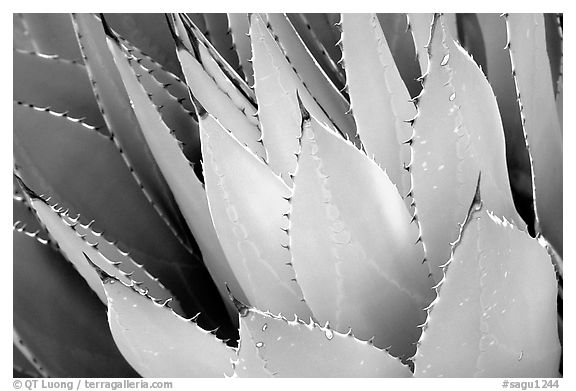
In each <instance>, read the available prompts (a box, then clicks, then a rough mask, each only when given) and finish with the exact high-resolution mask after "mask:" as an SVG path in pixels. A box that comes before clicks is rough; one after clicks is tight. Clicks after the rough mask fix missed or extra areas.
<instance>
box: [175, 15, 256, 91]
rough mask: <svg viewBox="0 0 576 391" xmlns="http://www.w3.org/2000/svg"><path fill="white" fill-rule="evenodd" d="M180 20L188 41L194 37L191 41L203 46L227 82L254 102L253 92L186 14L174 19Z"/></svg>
mask: <svg viewBox="0 0 576 391" xmlns="http://www.w3.org/2000/svg"><path fill="white" fill-rule="evenodd" d="M178 18H180V20H181V23H182V24H183V27H184V30H185V31H186V32H187V34H188V35H189V36H190V39H192V37H194V39H193V40H197V41H198V42H199V43H201V44H202V45H203V46H205V47H206V49H207V50H208V53H209V55H210V57H211V58H212V59H213V60H214V61H215V62H216V63H217V64H218V67H219V68H220V70H221V71H222V72H223V73H224V74H225V75H226V77H227V78H228V80H230V82H231V83H232V84H233V85H234V86H235V87H236V88H237V89H238V91H239V92H240V93H242V94H243V95H244V96H245V97H246V98H247V99H248V101H250V102H254V101H255V100H256V97H255V95H254V91H253V90H252V89H251V88H250V87H249V86H248V84H246V82H245V81H244V79H242V78H241V77H240V76H239V75H238V73H236V70H235V69H234V68H233V67H232V66H231V65H230V64H228V62H227V61H226V60H225V59H224V58H223V57H222V56H221V55H220V53H219V52H218V50H216V48H214V45H212V43H211V42H210V41H209V40H208V39H207V38H206V35H205V33H203V32H202V31H200V29H199V28H198V27H197V26H196V25H195V24H194V23H193V22H192V20H190V18H188V16H187V15H186V14H179V16H177V17H176V19H178Z"/></svg>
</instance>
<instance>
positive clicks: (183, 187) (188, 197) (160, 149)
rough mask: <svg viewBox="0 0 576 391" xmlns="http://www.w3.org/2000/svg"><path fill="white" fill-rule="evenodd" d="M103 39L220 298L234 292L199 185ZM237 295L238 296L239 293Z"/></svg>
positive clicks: (120, 56)
mask: <svg viewBox="0 0 576 391" xmlns="http://www.w3.org/2000/svg"><path fill="white" fill-rule="evenodd" d="M107 40H108V45H109V48H110V51H111V52H112V54H113V56H114V61H115V63H116V66H117V67H118V70H119V72H120V75H121V77H122V81H123V83H124V85H125V87H126V90H127V91H128V94H129V96H130V100H131V102H133V104H134V112H135V114H136V117H137V118H138V121H139V124H140V126H141V129H142V133H143V136H144V138H145V140H146V143H147V144H148V146H149V148H150V151H151V152H152V154H153V156H154V159H155V161H156V162H157V164H158V166H159V167H160V169H161V170H162V174H163V176H164V178H166V181H167V182H168V185H169V186H170V188H171V190H172V192H173V194H174V198H175V199H176V202H177V203H178V205H179V206H180V209H181V211H182V214H183V215H184V218H185V219H186V222H187V223H188V226H189V228H190V230H191V231H192V233H193V235H194V237H195V238H196V240H197V242H198V245H199V246H200V249H201V251H202V255H203V259H204V261H205V263H206V265H207V267H208V269H209V270H210V272H211V273H212V275H213V278H214V279H215V282H216V283H217V288H218V289H219V291H220V293H221V295H222V297H223V298H226V297H227V292H226V290H225V284H226V283H228V284H230V286H231V287H233V288H234V289H238V284H237V283H236V280H235V278H234V275H233V273H232V271H231V270H230V268H229V266H228V265H227V262H226V257H225V255H224V253H223V251H222V247H221V246H220V243H219V242H218V238H217V236H216V232H215V231H214V230H213V229H211V228H212V220H211V218H210V214H209V210H208V203H207V202H206V193H205V191H204V189H203V187H202V183H201V182H200V181H199V180H198V178H197V177H196V174H195V173H194V171H193V169H192V167H191V164H190V162H188V160H187V159H186V157H185V156H184V154H183V152H182V150H181V149H180V147H179V145H178V141H177V140H176V139H175V138H174V137H173V136H172V134H171V130H170V129H169V128H168V127H167V126H166V124H165V123H164V121H163V120H162V116H161V115H160V113H159V112H158V111H157V109H156V107H155V106H154V104H153V102H152V101H151V99H150V98H149V97H148V95H147V93H146V91H145V90H144V87H143V86H142V85H141V84H140V83H139V81H138V78H137V76H136V74H135V73H134V70H133V69H132V68H131V67H130V65H129V59H128V58H126V56H125V53H124V52H123V51H122V49H121V47H120V46H119V43H118V41H116V40H115V38H114V37H108V38H107ZM238 294H239V295H241V291H239V293H238ZM232 313H233V310H232Z"/></svg>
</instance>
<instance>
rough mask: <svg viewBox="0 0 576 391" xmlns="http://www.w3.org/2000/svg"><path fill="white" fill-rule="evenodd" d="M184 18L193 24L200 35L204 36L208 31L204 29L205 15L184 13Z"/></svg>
mask: <svg viewBox="0 0 576 391" xmlns="http://www.w3.org/2000/svg"><path fill="white" fill-rule="evenodd" d="M186 16H188V18H189V19H190V20H191V21H192V22H193V23H194V25H195V26H196V27H197V28H198V30H200V32H201V33H202V35H204V36H206V33H207V32H208V29H207V28H206V14H205V13H196V14H194V13H186Z"/></svg>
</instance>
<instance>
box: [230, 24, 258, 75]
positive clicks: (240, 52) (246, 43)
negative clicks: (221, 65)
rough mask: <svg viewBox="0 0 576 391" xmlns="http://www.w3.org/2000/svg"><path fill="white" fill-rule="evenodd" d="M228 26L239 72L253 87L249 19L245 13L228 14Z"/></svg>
mask: <svg viewBox="0 0 576 391" xmlns="http://www.w3.org/2000/svg"><path fill="white" fill-rule="evenodd" d="M228 26H229V28H230V34H231V35H232V43H233V45H234V50H236V55H237V56H238V61H239V66H240V70H241V72H238V73H241V74H242V75H243V76H244V80H246V83H248V85H250V86H252V85H254V70H253V69H252V62H251V60H252V47H251V45H250V35H249V31H250V19H249V17H248V14H245V13H229V14H228Z"/></svg>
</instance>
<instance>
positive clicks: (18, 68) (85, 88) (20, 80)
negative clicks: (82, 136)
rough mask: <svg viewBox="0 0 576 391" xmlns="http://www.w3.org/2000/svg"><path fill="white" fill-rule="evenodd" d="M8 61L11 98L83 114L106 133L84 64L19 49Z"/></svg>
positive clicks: (71, 113) (79, 115) (76, 115)
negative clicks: (10, 75)
mask: <svg viewBox="0 0 576 391" xmlns="http://www.w3.org/2000/svg"><path fill="white" fill-rule="evenodd" d="M12 61H13V69H14V73H13V83H14V88H13V90H12V97H13V99H14V100H17V101H21V102H29V103H31V104H33V105H35V106H38V107H50V108H51V109H52V110H54V111H57V112H67V113H68V115H70V116H71V117H73V118H85V121H86V122H87V123H89V124H90V125H92V126H94V127H96V128H98V130H99V131H101V132H102V133H104V134H107V133H108V131H107V130H106V125H105V123H104V119H103V118H102V114H101V113H100V110H99V108H98V104H97V103H96V99H94V94H92V86H91V85H90V79H89V78H88V74H87V73H86V67H85V66H84V65H82V64H81V63H78V62H74V61H68V60H63V59H60V58H57V57H51V56H44V55H41V54H37V53H32V52H23V51H19V50H14V52H13V55H12Z"/></svg>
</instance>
